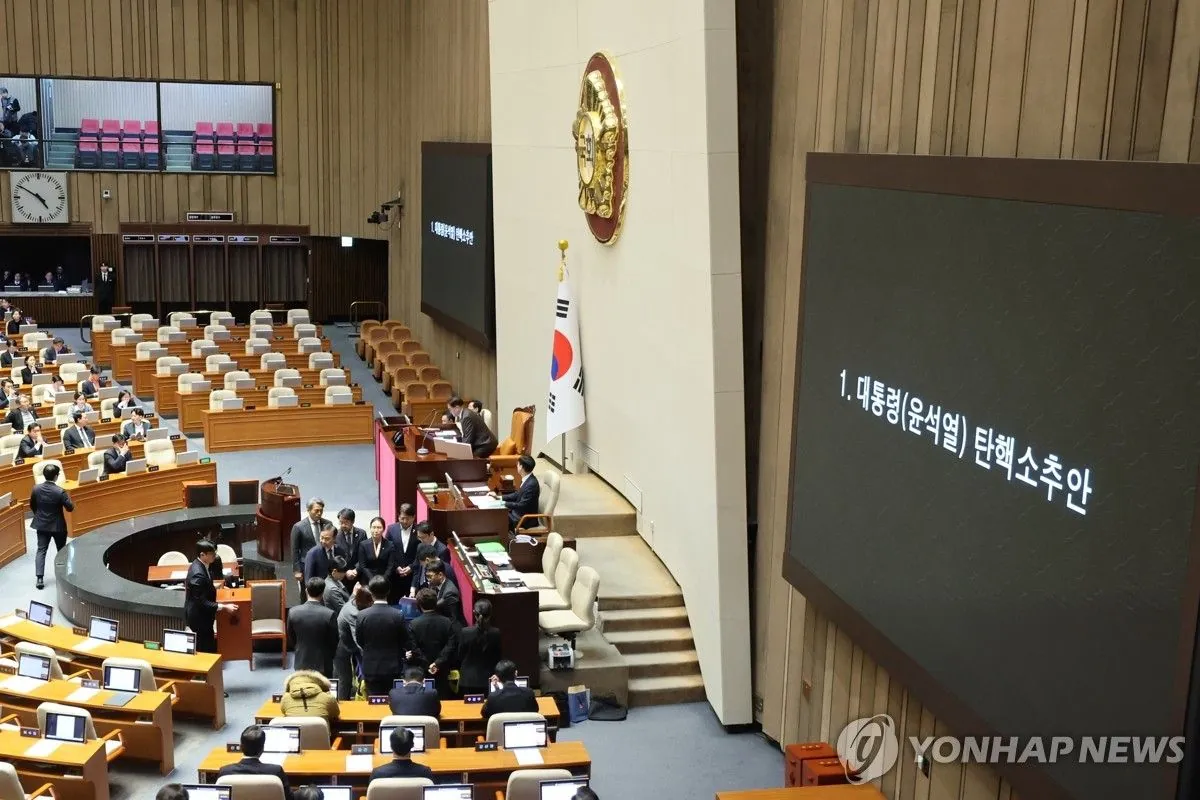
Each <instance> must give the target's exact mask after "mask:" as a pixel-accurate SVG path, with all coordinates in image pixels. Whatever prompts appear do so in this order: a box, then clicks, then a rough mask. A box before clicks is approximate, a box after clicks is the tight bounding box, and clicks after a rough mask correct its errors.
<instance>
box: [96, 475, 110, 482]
mask: <svg viewBox="0 0 1200 800" xmlns="http://www.w3.org/2000/svg"><path fill="white" fill-rule="evenodd" d="M96 480H100V481H106V480H108V476H107V475H101V476H100V477H98V478H97V479H96Z"/></svg>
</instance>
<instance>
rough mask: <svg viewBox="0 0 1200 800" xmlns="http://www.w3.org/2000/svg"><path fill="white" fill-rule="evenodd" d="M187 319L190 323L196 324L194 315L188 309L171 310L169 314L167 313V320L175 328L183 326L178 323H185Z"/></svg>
mask: <svg viewBox="0 0 1200 800" xmlns="http://www.w3.org/2000/svg"><path fill="white" fill-rule="evenodd" d="M189 321H190V322H191V323H192V325H195V324H196V317H195V315H194V314H192V312H190V311H172V312H171V313H170V314H167V322H168V323H170V324H171V325H174V326H175V327H176V328H182V327H184V326H183V325H180V324H179V323H181V322H183V323H187V322H189Z"/></svg>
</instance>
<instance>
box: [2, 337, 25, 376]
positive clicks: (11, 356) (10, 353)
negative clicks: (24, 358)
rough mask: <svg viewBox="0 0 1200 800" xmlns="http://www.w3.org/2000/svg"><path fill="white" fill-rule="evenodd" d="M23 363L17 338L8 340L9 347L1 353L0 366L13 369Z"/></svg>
mask: <svg viewBox="0 0 1200 800" xmlns="http://www.w3.org/2000/svg"><path fill="white" fill-rule="evenodd" d="M20 363H21V352H20V348H19V347H18V346H17V340H16V339H9V340H8V347H7V348H6V349H5V351H4V352H3V353H0V367H5V368H6V369H12V368H13V367H15V366H17V365H18V364H20Z"/></svg>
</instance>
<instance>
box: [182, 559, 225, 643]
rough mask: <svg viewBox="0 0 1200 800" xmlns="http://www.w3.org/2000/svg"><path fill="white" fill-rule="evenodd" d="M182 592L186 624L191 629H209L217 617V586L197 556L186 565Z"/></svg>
mask: <svg viewBox="0 0 1200 800" xmlns="http://www.w3.org/2000/svg"><path fill="white" fill-rule="evenodd" d="M184 592H185V594H184V596H183V618H184V620H185V621H186V622H187V623H188V626H189V627H191V629H192V630H211V629H212V624H213V621H214V620H215V619H216V618H217V587H216V584H214V583H213V579H212V575H211V574H210V573H209V569H208V567H206V566H204V562H202V561H201V560H200V559H198V558H197V559H196V560H195V561H193V562H192V563H191V564H190V565H189V566H188V571H187V580H186V583H185V584H184ZM197 623H198V625H197Z"/></svg>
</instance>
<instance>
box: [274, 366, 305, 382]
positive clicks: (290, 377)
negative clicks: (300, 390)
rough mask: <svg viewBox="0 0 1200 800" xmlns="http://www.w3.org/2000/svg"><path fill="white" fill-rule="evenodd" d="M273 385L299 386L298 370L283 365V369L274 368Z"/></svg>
mask: <svg viewBox="0 0 1200 800" xmlns="http://www.w3.org/2000/svg"><path fill="white" fill-rule="evenodd" d="M273 383H274V385H275V386H299V385H300V370H298V369H292V368H291V367H284V368H283V369H277V370H275V380H274V381H273Z"/></svg>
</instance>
